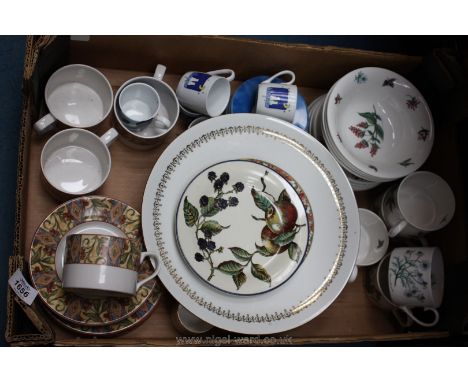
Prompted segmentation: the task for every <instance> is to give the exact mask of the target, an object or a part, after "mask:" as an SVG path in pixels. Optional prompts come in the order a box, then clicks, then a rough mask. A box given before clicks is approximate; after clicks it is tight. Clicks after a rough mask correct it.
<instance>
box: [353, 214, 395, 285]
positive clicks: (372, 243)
mask: <svg viewBox="0 0 468 382" xmlns="http://www.w3.org/2000/svg"><path fill="white" fill-rule="evenodd" d="M359 221H360V224H361V233H360V239H359V252H358V257H357V260H356V266H355V267H354V270H353V273H352V274H351V277H350V278H349V280H348V282H353V281H354V280H355V279H356V277H357V274H358V267H367V266H370V265H373V264H375V263H378V262H379V261H380V259H382V257H384V256H385V254H386V253H387V249H388V243H389V239H388V233H387V227H385V223H384V222H383V221H382V219H380V217H378V216H377V215H376V214H375V213H373V212H372V211H369V210H366V209H365V208H359Z"/></svg>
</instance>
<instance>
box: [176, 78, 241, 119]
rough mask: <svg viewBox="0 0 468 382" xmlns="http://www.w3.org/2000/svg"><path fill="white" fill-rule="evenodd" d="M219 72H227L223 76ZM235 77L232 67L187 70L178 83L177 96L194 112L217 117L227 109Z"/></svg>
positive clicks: (181, 102) (183, 104) (182, 103)
mask: <svg viewBox="0 0 468 382" xmlns="http://www.w3.org/2000/svg"><path fill="white" fill-rule="evenodd" d="M219 74H227V75H228V76H227V77H221V76H219ZM234 78H235V73H234V71H233V70H231V69H220V70H213V71H211V72H206V73H202V72H187V73H185V74H184V75H183V76H182V78H181V79H180V81H179V84H178V85H177V90H176V94H177V98H178V99H179V102H180V104H181V105H182V106H184V107H186V108H187V109H189V110H190V111H192V112H197V113H200V114H204V115H208V116H210V117H217V116H219V115H221V114H222V113H223V112H224V110H225V109H226V107H227V105H228V103H229V98H230V95H231V84H230V82H231V81H232V80H233V79H234Z"/></svg>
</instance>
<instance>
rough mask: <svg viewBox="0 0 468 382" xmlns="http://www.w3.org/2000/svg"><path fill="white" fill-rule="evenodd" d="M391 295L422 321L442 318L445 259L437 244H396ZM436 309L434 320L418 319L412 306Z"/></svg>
mask: <svg viewBox="0 0 468 382" xmlns="http://www.w3.org/2000/svg"><path fill="white" fill-rule="evenodd" d="M388 284H389V290H390V298H391V300H392V301H393V303H394V304H396V305H398V306H399V308H400V309H401V310H403V311H404V312H405V313H406V314H408V316H410V317H411V318H412V319H413V320H414V321H416V322H417V323H418V324H420V325H422V326H426V327H431V326H434V325H435V324H437V322H438V321H439V313H438V311H437V308H439V306H440V305H441V303H442V298H443V294H444V262H443V260H442V254H441V252H440V250H439V249H438V248H436V247H411V248H395V249H394V250H393V251H392V253H391V255H390V264H389V268H388ZM414 307H423V308H424V310H430V311H432V312H433V313H434V319H433V320H432V321H431V322H423V321H421V320H419V319H417V318H416V317H415V316H414V314H413V312H412V311H411V308H414Z"/></svg>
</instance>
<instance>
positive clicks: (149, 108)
mask: <svg viewBox="0 0 468 382" xmlns="http://www.w3.org/2000/svg"><path fill="white" fill-rule="evenodd" d="M118 105H119V108H120V111H121V113H122V119H123V120H124V122H125V123H126V124H127V125H128V126H129V127H131V128H132V129H134V130H140V129H142V128H144V127H146V126H147V125H148V124H149V123H152V122H153V121H152V120H153V119H156V120H157V121H158V122H160V123H162V124H163V125H164V126H165V127H166V128H168V127H169V126H170V124H171V122H170V121H169V120H168V119H167V118H166V117H163V116H161V115H158V111H159V107H160V105H161V100H160V98H159V94H158V92H157V91H156V90H155V89H154V88H153V87H152V86H150V85H148V84H145V83H143V82H135V83H132V84H129V85H128V86H126V87H125V88H123V89H122V91H121V92H120V94H119V100H118Z"/></svg>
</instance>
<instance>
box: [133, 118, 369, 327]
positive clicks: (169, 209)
mask: <svg viewBox="0 0 468 382" xmlns="http://www.w3.org/2000/svg"><path fill="white" fill-rule="evenodd" d="M239 159H254V160H259V161H262V162H266V163H269V164H271V165H274V166H275V167H276V169H277V170H276V172H277V173H280V174H281V175H282V176H283V177H284V174H283V173H282V171H284V172H285V173H287V174H289V175H290V176H291V178H292V179H294V180H296V181H297V183H298V184H299V185H300V187H301V188H302V190H303V193H304V195H305V196H306V197H307V199H308V200H309V203H310V206H311V210H312V215H313V238H312V243H311V245H310V246H309V249H308V250H307V253H304V254H303V257H304V259H303V261H302V263H301V264H300V266H298V268H297V269H296V271H295V273H294V274H293V275H292V276H291V277H290V278H289V279H288V280H287V282H284V283H283V284H282V285H280V286H279V287H277V288H276V289H274V290H272V291H269V292H267V293H260V294H255V295H245V296H239V295H237V294H233V293H226V292H225V291H221V290H219V289H217V288H214V287H213V286H212V285H210V284H209V283H207V282H206V281H205V280H203V279H202V278H201V277H200V276H198V275H197V274H196V273H195V272H193V269H192V267H191V266H190V265H189V264H188V263H187V261H186V260H185V257H184V255H183V254H180V253H179V247H178V244H177V240H176V235H175V232H174V228H175V227H174V225H175V219H176V216H175V212H176V211H177V208H178V206H179V203H180V200H181V197H182V196H183V193H184V190H185V189H186V187H187V186H188V185H189V183H190V181H191V179H193V178H194V177H195V176H196V175H198V174H199V173H200V172H202V171H203V170H205V169H207V168H208V167H210V166H213V165H215V164H217V163H222V162H226V161H232V160H239ZM142 210H143V233H144V238H145V244H146V248H147V249H148V250H149V251H158V252H159V253H160V254H161V258H162V267H161V271H160V273H159V277H160V279H161V281H162V282H163V283H164V285H165V286H166V288H167V289H168V290H169V292H170V293H171V294H172V295H173V296H174V297H175V298H176V299H177V300H178V301H179V302H180V303H181V304H182V305H183V306H185V307H186V308H187V309H189V310H190V311H191V312H192V313H193V314H195V315H196V316H197V317H199V318H200V319H202V320H204V321H206V322H208V323H210V324H211V325H214V326H216V327H219V328H222V329H226V330H230V331H234V332H241V333H249V334H267V333H275V332H281V331H285V330H289V329H292V328H295V327H297V326H300V325H302V324H304V323H306V322H308V321H310V320H311V319H313V318H314V317H316V316H317V315H319V314H320V313H321V312H323V310H325V309H326V308H327V307H328V306H329V305H330V304H331V303H332V302H333V301H334V300H335V299H336V297H337V296H338V295H339V294H340V292H341V291H342V289H343V288H344V286H345V285H346V282H347V280H348V279H349V276H350V274H351V272H352V270H353V268H354V265H355V262H356V257H357V252H358V245H359V230H360V228H359V216H358V209H357V204H356V200H355V198H354V194H353V192H352V190H351V187H350V185H349V182H348V180H347V179H346V176H345V175H344V173H343V171H342V170H341V168H340V167H339V165H338V164H337V163H336V161H335V160H334V159H333V157H332V156H331V155H330V153H329V152H328V151H327V150H326V149H325V148H324V147H323V146H322V145H321V144H320V143H319V142H318V141H317V140H316V139H314V138H313V137H311V136H310V135H309V134H307V133H305V132H304V131H301V130H299V129H297V128H296V127H294V126H293V125H291V124H289V123H287V122H284V121H281V120H279V119H277V118H273V117H266V116H262V115H258V114H232V115H225V116H221V117H217V118H211V119H209V120H207V121H204V122H202V123H200V124H199V125H197V128H196V129H189V130H187V131H186V132H184V134H182V135H180V136H178V137H177V138H176V139H175V140H174V141H173V142H172V143H171V144H170V145H169V146H168V147H167V148H166V150H165V151H164V152H163V154H162V155H161V156H160V157H159V159H158V162H157V163H156V165H155V167H154V168H153V171H152V173H151V175H150V177H149V179H148V183H147V186H146V189H145V195H144V200H143V206H142ZM197 210H198V211H199V212H200V209H199V207H198V206H197ZM218 215H219V218H221V214H218ZM218 215H216V217H218ZM194 216H195V213H194ZM210 218H211V217H210ZM171 222H174V223H173V224H171ZM310 226H311V224H309V227H310ZM260 228H261V227H260ZM258 244H259V243H258ZM216 277H217V276H216Z"/></svg>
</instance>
